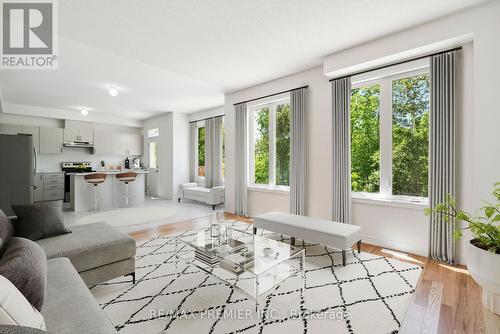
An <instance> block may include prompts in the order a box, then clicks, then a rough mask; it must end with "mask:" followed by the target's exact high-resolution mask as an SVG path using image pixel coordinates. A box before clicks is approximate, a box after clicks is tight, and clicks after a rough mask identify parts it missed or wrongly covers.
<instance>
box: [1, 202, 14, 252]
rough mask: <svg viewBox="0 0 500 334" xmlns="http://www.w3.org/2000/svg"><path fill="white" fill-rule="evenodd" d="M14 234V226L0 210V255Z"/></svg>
mask: <svg viewBox="0 0 500 334" xmlns="http://www.w3.org/2000/svg"><path fill="white" fill-rule="evenodd" d="M13 235H14V227H13V226H12V223H11V222H10V220H9V218H7V215H6V214H5V213H3V211H2V210H0V256H2V254H3V251H4V250H5V246H7V242H8V241H9V239H10V238H11V237H12V236H13Z"/></svg>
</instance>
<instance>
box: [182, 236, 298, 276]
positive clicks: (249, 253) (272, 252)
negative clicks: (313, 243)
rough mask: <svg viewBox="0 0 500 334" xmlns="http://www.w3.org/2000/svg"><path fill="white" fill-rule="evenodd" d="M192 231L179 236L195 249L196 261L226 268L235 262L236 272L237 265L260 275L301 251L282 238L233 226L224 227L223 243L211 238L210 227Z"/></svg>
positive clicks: (236, 269) (243, 269) (241, 268)
mask: <svg viewBox="0 0 500 334" xmlns="http://www.w3.org/2000/svg"><path fill="white" fill-rule="evenodd" d="M193 232H194V233H191V234H189V235H181V236H179V240H180V241H182V242H184V243H186V244H187V245H189V246H191V247H192V248H193V249H194V250H195V260H199V261H200V262H203V263H204V264H206V265H214V266H215V265H218V266H222V267H226V268H227V269H229V268H228V267H230V266H231V265H234V266H235V268H234V269H235V271H234V272H237V271H238V268H236V267H239V269H240V270H242V271H245V272H248V273H252V274H253V275H259V274H262V273H264V272H266V271H267V270H269V269H271V268H273V267H275V266H277V265H279V264H280V263H282V262H284V261H288V260H290V258H292V257H295V256H296V255H297V254H298V253H300V252H302V251H303V249H301V248H298V247H294V246H291V245H289V244H286V243H283V242H281V241H277V240H273V239H269V238H266V237H263V236H259V235H254V234H252V233H249V232H246V231H242V230H238V229H236V228H232V227H227V238H225V240H226V242H224V241H218V240H219V239H218V238H216V237H212V236H211V233H210V228H204V229H199V230H195V231H193ZM222 239H224V238H222ZM204 255H205V257H204Z"/></svg>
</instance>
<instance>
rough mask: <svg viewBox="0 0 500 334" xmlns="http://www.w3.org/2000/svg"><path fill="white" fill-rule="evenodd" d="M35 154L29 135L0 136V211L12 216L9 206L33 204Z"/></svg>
mask: <svg viewBox="0 0 500 334" xmlns="http://www.w3.org/2000/svg"><path fill="white" fill-rule="evenodd" d="M35 171H36V152H35V150H34V147H33V138H32V137H31V135H0V209H1V210H2V211H3V212H5V214H7V216H11V215H14V212H13V211H12V208H11V207H10V206H11V204H31V203H33V189H34V182H33V180H34V176H35Z"/></svg>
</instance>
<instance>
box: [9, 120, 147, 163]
mask: <svg viewBox="0 0 500 334" xmlns="http://www.w3.org/2000/svg"><path fill="white" fill-rule="evenodd" d="M0 123H3V124H17V125H29V126H41V127H52V128H64V120H62V119H56V118H46V117H36V116H23V115H12V114H5V113H0ZM92 126H93V128H94V130H96V131H108V132H123V133H134V134H141V133H142V127H128V126H120V125H110V124H100V123H92ZM92 152H93V150H92V149H89V148H72V147H64V148H63V153H61V154H40V155H39V156H38V161H37V164H38V165H37V169H38V170H39V171H59V170H61V163H62V162H66V161H82V162H90V163H91V164H92V167H93V168H98V167H100V163H101V160H104V162H105V163H106V165H115V166H116V165H120V166H122V167H123V165H124V163H125V157H124V156H115V155H94V154H92ZM131 158H132V157H129V159H131Z"/></svg>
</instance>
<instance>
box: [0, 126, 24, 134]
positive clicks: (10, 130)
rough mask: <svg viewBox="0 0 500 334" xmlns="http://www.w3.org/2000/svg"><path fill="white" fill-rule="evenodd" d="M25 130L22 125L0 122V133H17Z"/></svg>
mask: <svg viewBox="0 0 500 334" xmlns="http://www.w3.org/2000/svg"><path fill="white" fill-rule="evenodd" d="M22 131H23V127H22V126H21V125H15V124H0V135H17V134H18V133H21V132H22Z"/></svg>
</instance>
